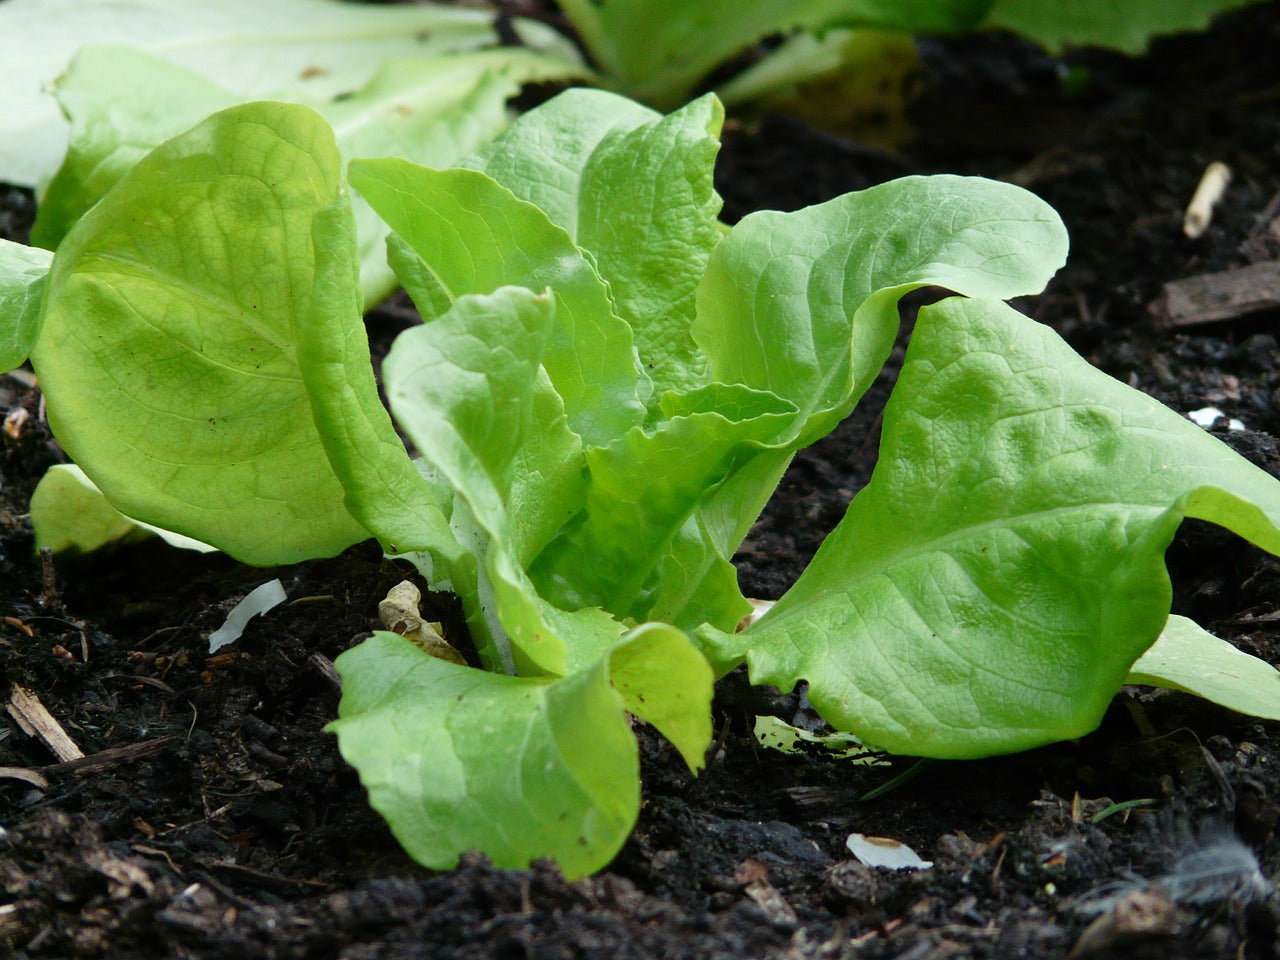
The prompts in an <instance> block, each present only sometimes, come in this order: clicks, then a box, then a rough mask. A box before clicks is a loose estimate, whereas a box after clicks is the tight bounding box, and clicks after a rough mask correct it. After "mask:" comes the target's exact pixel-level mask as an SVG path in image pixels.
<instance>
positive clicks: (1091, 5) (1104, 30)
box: [983, 0, 1257, 53]
mask: <svg viewBox="0 0 1280 960" xmlns="http://www.w3.org/2000/svg"><path fill="white" fill-rule="evenodd" d="M1256 2H1257V0H1128V2H1127V3H1116V2H1115V0H1075V2H1073V3H1058V2H1053V0H995V2H994V3H993V4H992V5H991V10H990V11H989V12H988V13H987V16H986V19H985V20H984V21H983V23H984V24H985V25H987V26H992V27H1003V28H1004V29H1006V30H1012V31H1014V32H1015V33H1019V34H1021V35H1022V36H1024V37H1027V38H1029V39H1031V40H1034V41H1036V42H1037V43H1040V44H1043V45H1044V46H1046V47H1048V48H1049V49H1050V50H1053V51H1059V50H1061V49H1062V48H1063V47H1065V46H1068V45H1078V46H1098V47H1112V48H1114V49H1116V50H1123V51H1125V52H1126V53H1141V52H1142V51H1143V50H1145V49H1146V48H1147V43H1148V42H1149V41H1150V40H1151V38H1152V37H1155V36H1159V35H1160V34H1162V33H1176V32H1178V31H1180V30H1200V29H1203V28H1205V27H1207V26H1208V25H1209V21H1210V20H1212V19H1213V17H1214V16H1215V15H1217V14H1219V13H1223V12H1225V11H1227V10H1234V9H1236V8H1237V7H1245V6H1248V5H1250V4H1251V3H1256Z"/></svg>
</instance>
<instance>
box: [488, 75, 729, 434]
mask: <svg viewBox="0 0 1280 960" xmlns="http://www.w3.org/2000/svg"><path fill="white" fill-rule="evenodd" d="M723 120H724V111H723V109H722V108H721V106H720V103H719V101H717V100H716V99H715V98H714V97H712V96H707V97H703V98H701V99H700V100H697V101H694V102H693V103H691V104H689V105H687V106H685V107H683V108H682V109H680V110H677V111H676V112H675V113H672V114H671V115H670V116H668V117H662V116H660V115H657V114H654V113H652V112H651V111H648V110H645V109H644V108H642V107H639V106H637V105H636V104H634V103H631V102H630V101H628V100H626V99H625V98H623V97H619V96H616V95H614V94H609V93H605V92H603V91H599V90H572V91H568V92H567V93H564V94H561V95H560V96H558V97H556V98H555V99H554V100H551V101H550V102H549V103H547V104H545V105H543V106H542V107H541V108H539V109H538V110H536V111H533V112H531V113H529V114H526V115H525V116H524V117H521V118H520V119H519V120H518V121H516V123H515V124H514V125H513V126H512V127H511V128H510V129H509V130H507V131H506V132H504V133H503V134H502V135H501V136H500V137H498V138H497V139H496V140H495V141H494V142H493V143H492V144H490V145H489V146H488V147H486V148H485V149H484V150H483V151H482V152H481V153H480V155H479V156H477V157H475V158H473V159H471V160H468V161H465V162H466V164H467V165H468V166H474V167H476V168H477V169H480V170H483V171H484V172H485V173H487V174H488V175H489V176H491V177H493V178H494V179H495V180H497V181H498V182H499V183H501V184H503V185H504V186H506V187H507V188H508V189H510V190H511V191H512V192H513V193H515V194H516V196H518V197H521V198H522V199H525V200H529V201H530V202H533V203H537V204H538V205H539V206H540V207H542V209H543V210H544V211H545V212H546V213H547V215H548V216H549V217H550V218H551V220H552V222H554V223H556V224H558V225H560V226H561V227H563V228H564V229H565V230H567V231H568V232H569V236H570V237H571V238H572V239H573V240H574V242H575V243H576V244H577V245H578V246H579V247H581V248H582V249H583V250H585V251H587V252H588V253H589V254H590V255H591V257H592V258H593V260H594V262H595V265H596V268H597V269H598V270H599V272H600V275H601V276H602V277H603V278H604V279H605V280H606V281H607V282H608V284H609V288H610V291H611V293H612V296H613V299H614V304H615V308H616V310H617V312H618V315H619V316H620V317H621V318H622V319H623V320H625V321H626V322H627V323H628V324H630V326H631V329H632V331H633V333H634V336H635V345H636V349H637V350H638V351H639V354H640V360H641V362H642V363H643V365H644V369H645V372H646V373H647V374H648V375H649V377H650V378H652V380H653V383H654V392H653V400H654V403H655V404H656V402H657V400H658V399H660V398H661V396H662V393H663V392H665V391H666V390H668V389H681V390H688V389H691V388H693V387H695V386H698V385H700V384H701V383H703V381H704V378H705V372H706V371H705V363H704V360H703V357H702V355H701V353H700V352H699V351H698V349H697V347H696V346H695V345H694V343H693V341H692V340H691V339H690V337H689V326H690V324H691V323H692V321H693V313H694V291H695V289H696V288H697V285H698V282H699V280H701V278H702V274H703V272H704V271H705V270H706V265H707V258H708V257H709V255H710V253H711V250H712V249H713V248H714V247H715V245H716V244H717V243H718V242H719V241H720V237H721V235H722V234H721V229H720V226H719V225H718V223H717V222H716V217H717V215H718V214H719V212H720V197H719V196H718V195H717V194H716V192H715V186H714V184H713V183H712V170H713V168H714V166H715V157H716V153H717V151H718V150H719V146H720V144H719V139H718V138H719V133H720V126H721V124H722V122H723ZM617 436H618V434H615V435H614V437H611V438H610V439H614V438H616V437H617Z"/></svg>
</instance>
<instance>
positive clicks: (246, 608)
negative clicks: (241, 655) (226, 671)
mask: <svg viewBox="0 0 1280 960" xmlns="http://www.w3.org/2000/svg"><path fill="white" fill-rule="evenodd" d="M284 601H285V592H284V584H282V583H281V582H280V581H279V580H268V581H267V582H266V583H264V584H262V585H261V586H258V587H254V588H253V589H252V590H250V591H249V592H248V593H247V594H245V597H244V599H243V600H241V601H240V602H239V603H237V604H236V605H235V607H234V608H233V609H232V611H231V612H230V613H229V614H227V619H226V620H225V621H224V622H223V624H222V626H220V627H219V628H218V629H217V630H215V631H213V633H211V634H209V652H210V653H217V652H218V651H219V650H221V649H222V648H223V647H225V646H226V645H227V644H229V643H235V642H236V641H237V640H239V639H240V635H241V634H242V633H244V628H245V627H246V626H248V624H249V621H250V620H252V619H253V618H254V617H256V616H258V614H260V613H266V612H267V611H268V610H272V609H274V608H275V607H278V606H279V605H280V604H282V603H284Z"/></svg>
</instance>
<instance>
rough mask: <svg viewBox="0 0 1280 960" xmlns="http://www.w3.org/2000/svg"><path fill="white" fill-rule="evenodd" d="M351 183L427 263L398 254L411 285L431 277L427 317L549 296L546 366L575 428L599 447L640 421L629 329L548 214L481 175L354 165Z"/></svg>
mask: <svg viewBox="0 0 1280 960" xmlns="http://www.w3.org/2000/svg"><path fill="white" fill-rule="evenodd" d="M350 176H351V182H352V184H353V185H354V186H355V187H356V189H357V190H359V191H360V193H361V195H362V196H363V197H364V198H365V199H366V200H367V201H368V202H369V203H370V204H371V205H372V206H373V208H374V209H375V210H377V211H378V214H379V215H380V216H381V217H382V218H383V219H384V220H385V221H386V222H387V223H388V224H390V226H391V228H392V229H393V230H395V231H396V233H397V234H398V235H399V237H400V238H401V240H403V241H404V242H405V244H406V245H407V247H408V248H410V249H412V251H413V252H414V254H416V256H417V258H418V259H419V260H420V261H421V267H417V266H415V265H414V264H412V262H411V261H409V260H408V258H407V257H405V256H404V253H405V251H404V249H403V248H400V247H397V248H395V249H396V250H397V251H398V252H396V253H393V259H394V260H395V262H396V264H397V266H399V267H400V268H401V269H402V270H405V269H406V265H407V266H408V267H409V270H411V271H413V273H412V274H411V275H410V276H409V277H408V278H407V282H408V283H410V284H411V285H412V286H413V287H414V289H415V290H418V291H424V290H425V289H426V285H427V283H428V280H427V278H428V277H429V278H430V281H429V282H430V284H431V286H430V290H429V292H427V293H426V298H427V299H428V300H429V302H425V303H422V304H421V305H420V306H421V308H422V311H423V314H424V316H426V317H428V318H430V317H431V316H432V313H433V312H434V311H435V310H437V309H439V307H440V306H441V305H442V304H443V302H444V300H445V299H446V298H447V299H449V300H453V299H456V298H458V297H460V296H463V295H465V294H488V293H492V292H493V291H494V290H497V289H498V288H499V287H502V286H506V285H518V286H522V287H526V288H528V289H530V290H535V291H539V292H540V291H542V290H544V289H546V288H550V289H551V291H552V293H553V294H554V297H555V311H554V317H555V323H554V326H553V327H552V328H551V330H550V331H549V336H548V340H547V343H546V346H545V349H543V350H542V351H541V352H540V354H539V357H540V361H539V362H540V363H541V364H542V365H543V366H544V367H545V368H546V371H547V374H548V375H549V376H550V378H551V382H552V384H554V386H555V390H556V392H557V393H558V394H559V396H560V398H561V400H562V401H563V403H564V407H565V412H566V414H567V416H568V418H569V426H570V428H571V429H573V430H574V431H575V432H576V433H577V434H578V435H579V436H581V437H582V438H583V440H584V442H586V443H588V444H591V445H597V444H601V443H607V442H609V441H610V440H612V439H613V438H615V437H617V436H620V435H621V434H622V433H623V432H625V431H626V430H627V428H628V427H630V426H631V425H633V424H636V423H639V422H640V420H641V418H642V416H643V408H642V407H641V405H640V401H639V399H638V398H637V395H636V385H637V371H636V364H635V355H634V351H633V346H632V337H631V331H630V330H628V329H627V326H626V324H624V323H623V322H622V321H621V320H620V319H619V318H618V317H617V316H616V315H615V314H614V312H613V306H612V303H611V302H610V299H609V291H608V288H607V287H606V286H605V284H604V282H603V281H602V280H601V279H600V276H599V275H598V274H597V273H596V271H595V269H594V267H593V266H592V264H591V262H590V261H589V260H588V259H587V258H586V257H585V256H583V254H582V253H581V251H579V250H578V248H577V247H575V246H574V245H573V242H572V241H571V240H570V239H569V238H568V236H567V235H566V234H565V232H564V231H563V230H562V229H561V228H560V227H558V226H555V225H554V224H552V223H551V222H550V221H549V220H548V219H547V217H546V215H545V214H543V213H542V211H540V210H539V209H538V208H537V207H535V206H533V205H532V204H530V203H526V202H524V201H523V200H518V199H516V197H515V196H513V195H512V194H511V192H510V191H509V190H507V189H505V188H504V187H502V186H499V185H498V184H497V183H495V182H494V181H493V180H492V179H490V178H489V177H488V176H486V175H485V174H482V173H478V172H476V171H474V170H444V171H439V170H429V169H427V168H425V167H420V166H416V165H414V164H411V163H407V162H404V161H401V160H364V161H356V162H354V163H352V164H351V172H350ZM479 251H483V254H482V255H479ZM419 270H421V276H417V272H418V271H419ZM406 272H409V271H406ZM420 295H422V293H420Z"/></svg>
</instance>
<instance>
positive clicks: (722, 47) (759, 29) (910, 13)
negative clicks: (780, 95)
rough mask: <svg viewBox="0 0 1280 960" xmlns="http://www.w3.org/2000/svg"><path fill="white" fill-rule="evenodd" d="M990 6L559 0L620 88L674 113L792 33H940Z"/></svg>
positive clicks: (851, 0) (958, 0) (899, 1)
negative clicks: (760, 48) (732, 62)
mask: <svg viewBox="0 0 1280 960" xmlns="http://www.w3.org/2000/svg"><path fill="white" fill-rule="evenodd" d="M990 2H991V0H935V2H931V3H919V2H912V0H756V2H754V3H751V4H746V5H744V4H741V3H734V2H733V0H562V2H561V4H560V6H561V7H562V8H563V9H564V11H565V14H566V15H567V16H568V17H569V19H570V20H571V21H572V22H573V25H574V27H575V28H577V30H578V33H579V34H580V35H581V36H582V38H583V40H584V42H585V43H586V46H587V49H589V50H590V51H591V53H592V56H593V57H594V58H595V60H596V61H597V62H598V63H599V64H600V66H601V68H602V69H603V70H604V71H605V74H606V80H607V81H608V82H609V83H610V84H612V85H613V86H615V87H616V89H618V90H620V91H622V92H624V93H627V94H628V95H630V96H633V97H635V98H636V99H638V100H644V101H646V102H649V103H652V104H653V105H654V106H656V107H660V108H663V109H670V108H672V107H674V106H677V105H679V104H680V103H682V102H683V101H685V100H687V99H688V98H689V96H690V94H691V92H692V91H693V89H694V88H695V86H696V85H697V84H698V81H700V80H702V79H703V78H705V77H706V76H707V74H709V73H710V72H711V69H712V68H713V67H715V66H718V65H719V64H720V63H722V62H723V61H725V60H728V59H729V58H730V57H732V56H733V55H734V54H737V53H739V52H741V51H742V50H745V49H746V48H747V47H750V46H751V45H753V44H754V43H756V42H757V41H759V40H763V39H765V38H766V37H771V36H773V35H775V34H779V33H785V32H787V31H790V30H793V29H795V28H805V29H809V30H823V29H825V28H828V27H833V26H862V27H882V28H887V29H898V30H904V31H907V32H910V33H936V32H939V31H947V30H954V29H962V28H964V27H968V26H971V25H973V24H974V23H976V22H977V21H978V19H979V18H980V17H981V16H982V14H983V13H984V12H985V11H986V9H987V7H988V6H990Z"/></svg>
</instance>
